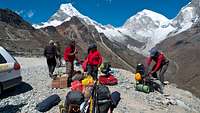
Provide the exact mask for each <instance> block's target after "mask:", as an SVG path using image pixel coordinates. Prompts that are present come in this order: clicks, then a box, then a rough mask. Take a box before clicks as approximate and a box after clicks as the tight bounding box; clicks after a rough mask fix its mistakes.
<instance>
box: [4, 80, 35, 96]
mask: <svg viewBox="0 0 200 113" xmlns="http://www.w3.org/2000/svg"><path fill="white" fill-rule="evenodd" d="M32 89H33V87H32V86H31V85H29V84H28V83H25V82H22V83H21V84H19V85H17V86H15V87H13V88H10V89H7V90H5V91H3V93H2V94H1V96H0V99H5V98H8V97H10V96H16V95H19V94H22V93H26V92H28V91H31V90H32Z"/></svg>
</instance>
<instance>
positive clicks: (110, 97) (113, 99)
mask: <svg viewBox="0 0 200 113" xmlns="http://www.w3.org/2000/svg"><path fill="white" fill-rule="evenodd" d="M120 99H121V98H120V93H119V92H113V93H112V94H111V93H110V90H109V88H108V87H107V86H105V85H100V84H97V82H95V83H94V84H93V86H91V85H88V86H87V87H86V88H85V89H84V90H83V91H80V90H71V91H70V92H68V94H67V96H66V100H65V102H64V103H63V104H61V105H60V106H59V109H60V113H108V111H109V110H110V112H111V113H112V111H113V110H114V108H116V107H117V105H118V103H119V101H120Z"/></svg>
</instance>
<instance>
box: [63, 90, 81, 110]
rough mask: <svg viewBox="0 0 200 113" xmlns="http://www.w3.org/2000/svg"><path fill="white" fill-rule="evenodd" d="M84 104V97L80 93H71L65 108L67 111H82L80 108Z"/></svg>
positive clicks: (67, 97)
mask: <svg viewBox="0 0 200 113" xmlns="http://www.w3.org/2000/svg"><path fill="white" fill-rule="evenodd" d="M83 102H84V95H83V94H82V93H81V92H79V91H70V92H69V93H68V94H67V96H66V100H65V108H66V110H67V111H71V110H72V109H73V111H74V112H75V111H77V113H78V112H79V111H80V109H79V107H77V106H80V105H81V104H82V103H83Z"/></svg>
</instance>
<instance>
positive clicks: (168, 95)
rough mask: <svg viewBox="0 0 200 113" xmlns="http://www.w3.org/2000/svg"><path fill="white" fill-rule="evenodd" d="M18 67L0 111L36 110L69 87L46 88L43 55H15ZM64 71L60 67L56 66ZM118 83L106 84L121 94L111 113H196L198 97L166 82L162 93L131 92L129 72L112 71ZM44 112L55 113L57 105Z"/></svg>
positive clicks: (26, 112)
mask: <svg viewBox="0 0 200 113" xmlns="http://www.w3.org/2000/svg"><path fill="white" fill-rule="evenodd" d="M17 60H18V61H19V62H20V64H21V66H22V70H21V74H22V77H23V81H24V82H23V83H22V84H21V85H19V86H17V87H15V88H12V89H9V90H7V91H5V92H4V94H3V95H2V96H1V100H0V113H39V112H38V111H36V110H35V106H36V104H37V103H39V102H41V101H42V100H44V99H45V98H47V97H48V96H50V95H52V94H58V95H59V96H60V97H61V99H62V100H64V99H65V95H66V93H67V92H68V91H69V89H52V88H50V84H51V79H50V78H49V77H48V72H47V66H46V60H45V58H21V57H19V58H17ZM58 71H64V69H59V70H58V69H57V70H56V72H58ZM114 72H115V74H116V76H117V78H118V80H119V84H118V85H115V86H110V87H109V88H110V90H111V91H119V92H120V93H121V97H122V99H121V101H120V103H119V106H118V107H117V108H116V109H115V110H114V113H155V112H158V113H175V112H177V113H200V100H199V99H198V98H196V97H194V96H193V95H192V94H191V93H190V92H188V91H183V90H181V89H177V88H176V87H175V86H173V85H167V86H166V87H165V90H164V95H161V94H159V93H158V92H153V93H149V94H145V93H142V92H138V91H135V88H134V80H133V75H132V73H131V72H128V71H125V70H120V69H115V70H114ZM47 113H58V106H55V107H53V108H52V109H51V110H50V111H48V112H47Z"/></svg>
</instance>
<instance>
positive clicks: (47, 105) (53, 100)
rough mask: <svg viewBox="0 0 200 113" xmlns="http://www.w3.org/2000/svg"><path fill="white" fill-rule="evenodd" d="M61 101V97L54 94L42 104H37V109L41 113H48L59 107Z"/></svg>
mask: <svg viewBox="0 0 200 113" xmlns="http://www.w3.org/2000/svg"><path fill="white" fill-rule="evenodd" d="M60 101H61V99H60V97H59V96H58V95H57V94H54V95H51V96H50V97H48V98H46V99H45V100H43V101H42V102H41V103H39V104H37V105H36V109H37V110H38V111H40V112H46V111H49V110H50V109H51V108H52V107H54V106H56V105H58V104H59V102H60Z"/></svg>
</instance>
